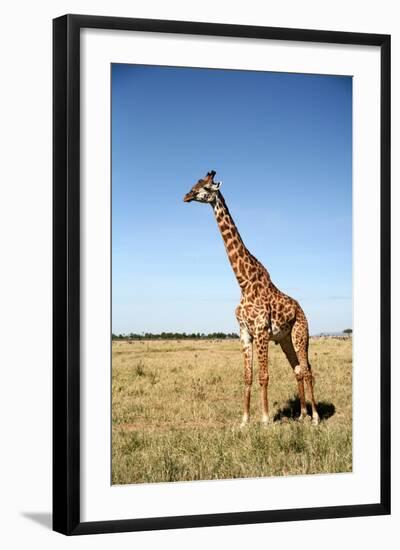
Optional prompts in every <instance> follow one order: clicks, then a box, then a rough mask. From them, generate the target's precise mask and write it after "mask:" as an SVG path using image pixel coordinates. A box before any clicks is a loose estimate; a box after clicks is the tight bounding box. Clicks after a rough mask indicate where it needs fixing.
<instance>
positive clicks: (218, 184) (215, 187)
mask: <svg viewBox="0 0 400 550" xmlns="http://www.w3.org/2000/svg"><path fill="white" fill-rule="evenodd" d="M221 185H222V181H213V183H212V184H211V188H212V190H213V191H218V189H219V188H220V187H221Z"/></svg>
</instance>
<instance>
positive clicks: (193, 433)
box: [112, 338, 352, 484]
mask: <svg viewBox="0 0 400 550" xmlns="http://www.w3.org/2000/svg"><path fill="white" fill-rule="evenodd" d="M269 349H270V360H269V365H270V367H269V368H270V382H269V406H270V417H271V419H273V421H272V422H271V423H270V424H269V425H268V426H267V427H263V426H261V424H260V406H259V405H260V403H259V400H260V396H259V386H258V381H257V373H258V370H257V362H256V361H255V365H254V366H255V371H254V382H253V392H252V403H251V413H252V417H251V424H250V425H249V426H248V427H246V428H245V429H240V428H239V426H240V421H241V413H242V396H243V359H242V354H241V349H240V342H239V341H238V340H221V341H210V340H190V341H187V340H186V341H183V340H182V341H180V342H179V341H170V340H157V341H133V342H127V341H115V342H113V344H112V426H113V427H112V482H113V483H114V484H124V483H149V482H165V481H180V480H199V479H225V478H246V477H261V476H281V475H292V474H315V473H333V472H349V471H351V468H352V384H351V381H352V343H351V339H347V340H338V339H333V338H316V339H311V341H310V362H311V364H312V366H313V373H314V378H315V396H316V400H317V403H318V411H319V414H320V417H321V423H320V424H319V426H313V425H312V424H311V422H307V421H305V422H302V423H300V422H298V421H297V416H298V414H299V403H298V400H297V397H296V395H297V384H296V381H295V378H294V375H293V372H292V369H291V368H290V366H289V364H288V363H287V361H286V358H285V357H284V355H283V353H282V351H281V349H280V346H275V345H273V344H270V348H269Z"/></svg>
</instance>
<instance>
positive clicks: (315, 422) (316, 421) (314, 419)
mask: <svg viewBox="0 0 400 550" xmlns="http://www.w3.org/2000/svg"><path fill="white" fill-rule="evenodd" d="M319 422H320V420H319V416H318V415H316V416H313V418H312V425H313V426H318V424H319Z"/></svg>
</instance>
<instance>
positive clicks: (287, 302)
mask: <svg viewBox="0 0 400 550" xmlns="http://www.w3.org/2000/svg"><path fill="white" fill-rule="evenodd" d="M214 175H215V172H214V171H212V172H209V173H208V174H207V176H206V177H205V178H204V179H202V180H199V182H198V183H197V184H196V185H194V186H193V188H192V189H191V191H190V192H189V193H188V194H187V195H186V196H185V199H184V200H185V201H186V202H190V201H191V200H197V201H199V202H208V203H209V204H211V206H212V208H213V211H214V214H215V218H216V221H217V224H218V227H219V230H220V233H221V235H222V238H223V241H224V245H225V249H226V252H227V255H228V258H229V261H230V264H231V266H232V269H233V271H234V273H235V276H236V279H237V281H238V283H239V286H240V290H241V299H240V303H239V305H238V306H237V308H236V318H237V320H238V322H239V326H240V339H241V343H242V349H243V354H244V384H245V392H244V412H243V420H242V424H243V425H244V424H246V423H247V422H248V421H249V416H250V395H251V385H252V382H253V343H254V345H255V348H256V351H257V357H258V363H259V372H258V380H259V384H260V387H261V409H262V421H263V422H265V423H267V422H268V420H269V414H268V393H267V388H268V382H269V372H268V345H269V342H270V341H273V342H275V343H276V344H280V346H281V348H282V350H283V352H284V354H285V355H286V357H287V359H288V361H289V363H290V365H291V367H292V369H293V371H294V374H295V377H296V380H297V384H298V391H299V398H300V409H301V418H304V417H306V416H307V408H306V403H305V393H304V382H305V383H306V386H307V390H308V392H309V395H310V399H311V407H312V416H313V422H314V423H318V420H319V417H318V412H317V409H316V403H315V399H314V393H313V377H312V373H311V367H310V364H309V361H308V341H309V334H308V323H307V319H306V316H305V314H304V312H303V310H302V308H301V307H300V305H299V303H298V302H297V301H296V300H294V299H293V298H291V297H290V296H287V295H286V294H284V293H283V292H281V291H280V290H279V289H278V288H277V287H276V286H275V285H274V284H273V282H272V281H271V277H270V275H269V273H268V271H267V270H266V268H265V267H264V266H263V265H262V264H261V262H259V261H258V260H257V259H256V258H255V257H254V256H253V255H252V254H251V253H250V252H249V251H248V250H247V248H246V247H245V245H244V243H243V240H242V238H241V236H240V234H239V231H238V230H237V228H236V225H235V223H234V221H233V218H232V216H231V214H230V212H229V210H228V207H227V205H226V202H225V200H224V197H223V196H222V193H221V192H220V191H219V184H216V183H215V182H214V181H213V178H214Z"/></svg>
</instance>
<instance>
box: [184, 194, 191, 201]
mask: <svg viewBox="0 0 400 550" xmlns="http://www.w3.org/2000/svg"><path fill="white" fill-rule="evenodd" d="M192 200H193V195H192V193H188V194H187V195H185V196H184V197H183V202H190V201H192Z"/></svg>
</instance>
